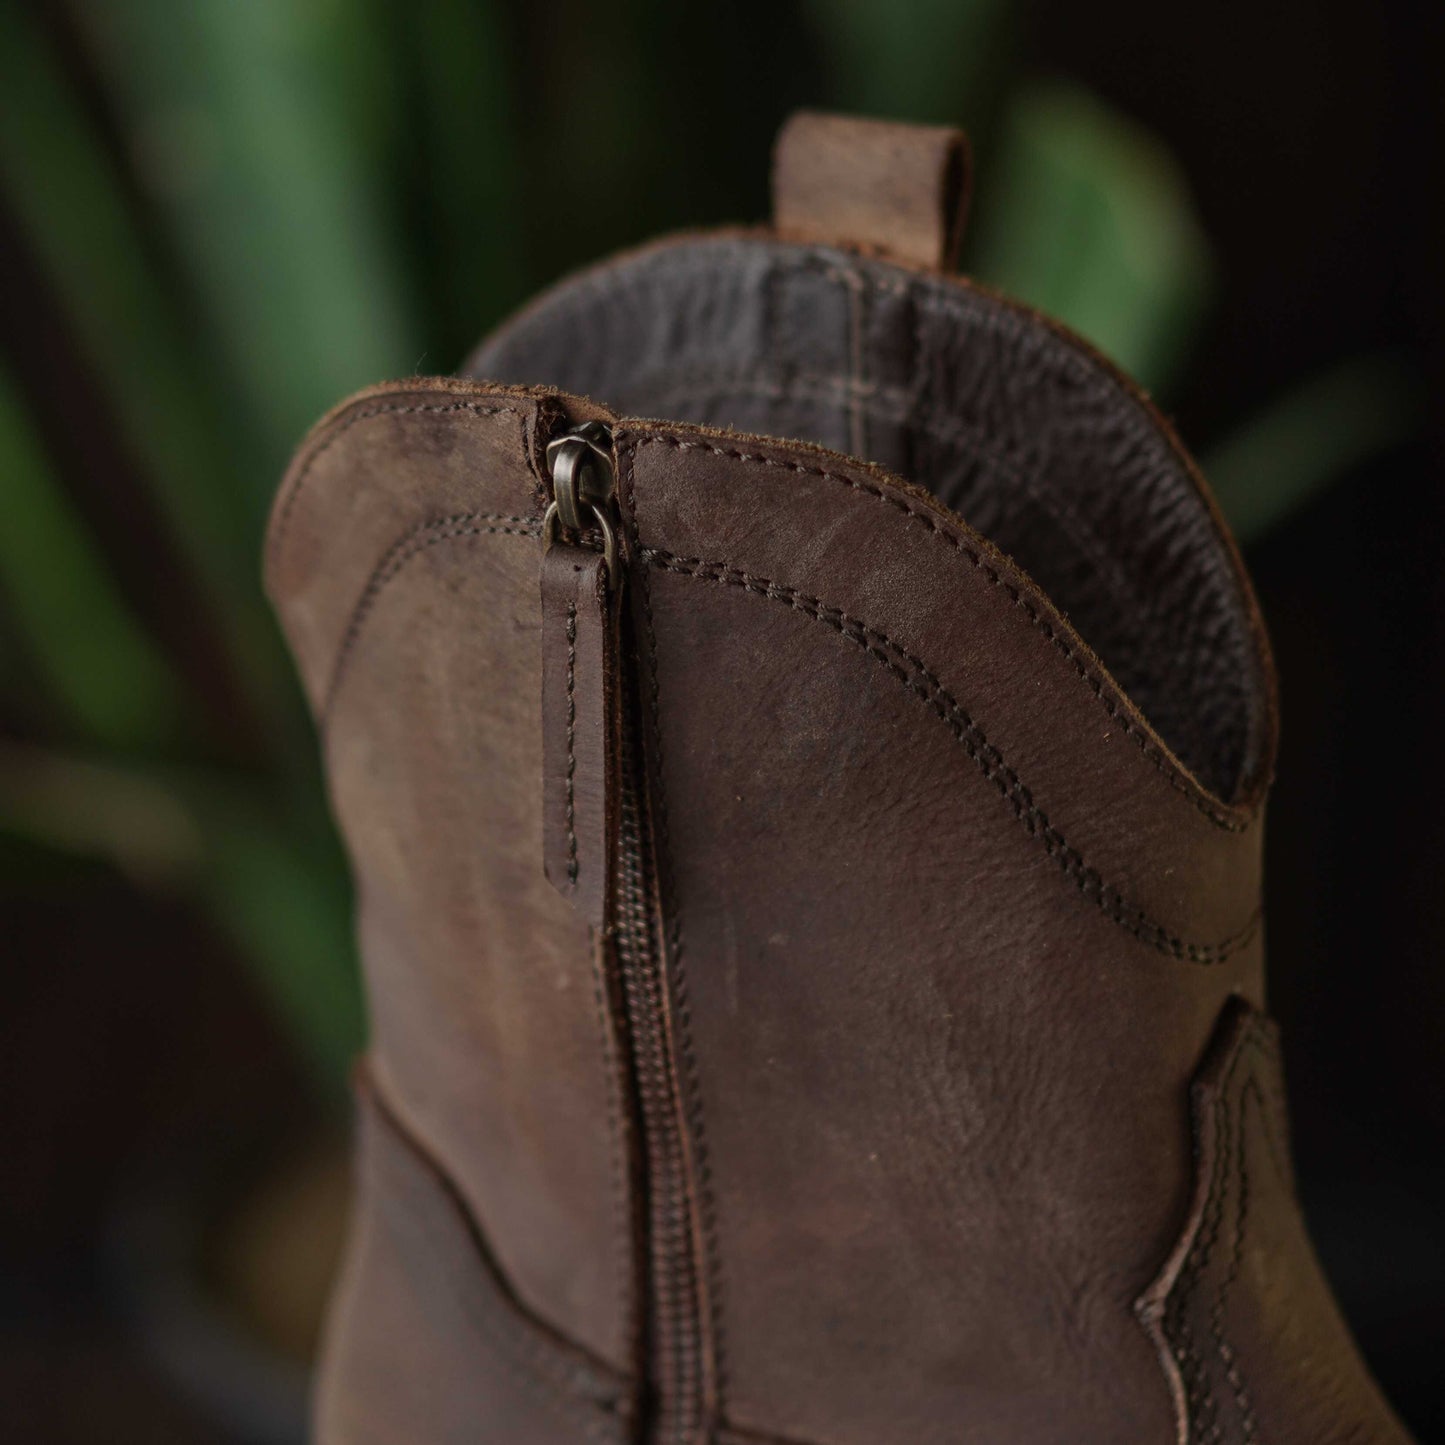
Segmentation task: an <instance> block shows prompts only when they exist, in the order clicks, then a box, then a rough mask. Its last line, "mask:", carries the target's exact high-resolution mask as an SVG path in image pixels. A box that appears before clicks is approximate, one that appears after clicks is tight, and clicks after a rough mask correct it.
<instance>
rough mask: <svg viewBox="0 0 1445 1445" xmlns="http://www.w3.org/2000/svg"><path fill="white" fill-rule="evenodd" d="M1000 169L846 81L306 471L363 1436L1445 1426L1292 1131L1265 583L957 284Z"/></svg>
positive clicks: (1000, 315)
mask: <svg viewBox="0 0 1445 1445" xmlns="http://www.w3.org/2000/svg"><path fill="white" fill-rule="evenodd" d="M963 170H964V157H963V152H962V148H961V139H960V138H959V137H958V136H956V135H955V134H953V133H951V132H946V131H936V130H923V129H919V130H913V129H908V128H904V127H886V126H876V127H875V126H866V125H861V124H859V123H844V122H820V121H817V120H808V119H804V120H801V121H799V122H795V123H794V124H793V125H792V126H791V127H790V128H789V130H788V131H787V132H786V133H785V136H784V139H783V142H782V144H781V147H780V152H779V157H778V168H777V178H776V179H777V186H776V190H777V197H776V220H777V226H776V228H775V229H774V230H768V231H757V232H726V233H720V234H714V235H704V236H689V237H685V238H682V239H679V240H672V241H666V242H663V243H661V244H658V245H655V246H652V247H649V248H647V249H645V250H642V251H639V252H636V253H634V254H631V255H628V256H624V257H622V258H621V259H619V260H615V261H612V262H610V263H608V264H607V265H605V266H602V267H600V268H599V269H597V270H594V271H591V272H588V273H587V274H585V275H583V276H580V277H578V278H575V279H573V280H571V281H568V282H566V283H564V284H563V285H561V286H559V287H557V288H556V289H554V290H553V291H551V292H549V293H548V294H547V295H546V296H544V297H543V298H542V299H541V300H540V301H538V302H537V303H536V304H534V305H533V306H531V307H530V308H529V309H528V310H526V311H525V312H524V313H523V314H522V315H521V316H520V317H518V318H517V319H516V320H514V321H513V322H511V323H510V325H508V326H507V327H505V328H504V329H503V330H502V331H501V333H500V334H498V335H497V336H495V337H494V338H493V339H492V340H490V341H489V342H488V343H487V344H486V345H485V346H483V348H482V349H481V350H480V351H479V352H478V353H477V355H476V357H475V358H474V359H473V361H472V363H471V365H470V366H469V368H468V375H469V377H470V376H475V377H477V378H486V379H485V380H482V379H478V380H471V379H461V380H431V381H420V380H412V381H407V382H403V383H399V384H396V385H389V386H383V387H379V388H377V389H375V390H372V391H369V392H366V393H364V394H362V395H361V396H360V397H358V398H356V399H354V400H352V401H350V402H348V403H346V404H345V405H344V406H342V407H341V408H339V409H338V410H337V411H335V412H333V413H332V414H331V415H330V416H329V417H328V418H326V420H325V421H323V422H322V423H321V424H320V426H319V427H318V428H317V429H316V431H315V432H314V433H313V434H312V436H311V438H310V439H309V440H308V441H307V443H306V444H305V446H304V447H303V448H302V450H301V452H300V454H299V456H298V457H297V460H296V462H295V464H294V465H293V467H292V469H291V472H290V474H289V476H288V478H287V480H286V482H285V484H284V485H283V487H282V490H281V494H280V497H279V498H278V501H277V504H276V510H275V514H274V521H273V525H272V529H271V536H270V541H269V555H268V577H269V585H270V590H271V594H272V596H273V597H274V599H275V601H276V605H277V607H278V609H279V610H280V613H281V616H282V619H283V621H284V624H285V627H286V631H287V633H288V635H289V638H290V641H291V645H292V647H293V648H294V650H295V653H296V657H297V660H298V663H299V665H300V669H301V674H302V676H303V678H304V680H305V685H306V688H307V690H308V693H309V695H310V698H311V701H312V703H313V705H314V707H315V710H316V716H317V718H318V721H319V724H320V727H321V730H322V732H323V736H324V742H325V749H326V756H327V765H328V769H329V774H330V779H331V787H332V792H333V797H334V801H335V808H336V812H337V816H338V818H339V820H340V823H341V827H342V829H343V830H344V832H345V835H346V839H347V841H348V844H349V846H350V849H351V854H352V859H353V863H354V867H355V875H356V882H357V889H358V894H359V911H360V930H361V938H362V946H363V953H364V957H365V966H366V975H367V986H368V989H369V993H370V998H371V1007H372V1020H373V1027H374V1046H373V1048H372V1052H371V1056H370V1060H369V1062H368V1064H367V1066H366V1071H365V1077H364V1083H363V1087H362V1090H361V1097H362V1104H361V1119H362V1123H361V1164H360V1198H359V1203H358V1206H357V1213H356V1219H355V1224H354V1229H353V1235H352V1239H351V1245H350V1251H349V1255H348V1260H347V1264H346V1269H345V1277H344V1279H343V1281H342V1284H341V1286H340V1289H339V1292H338V1295H337V1299H336V1305H335V1310H334V1314H333V1318H332V1325H331V1330H330V1336H329V1344H328V1347H327V1351H326V1358H325V1362H324V1366H323V1370H322V1376H321V1386H320V1401H319V1422H320V1439H321V1440H322V1442H324V1445H360V1442H377V1445H382V1442H385V1445H391V1442H396V1445H440V1442H452V1441H456V1442H461V1441H467V1442H496V1445H581V1442H584V1441H616V1442H622V1441H634V1440H636V1441H649V1442H661V1445H683V1442H688V1445H691V1442H698V1441H709V1442H719V1445H742V1442H753V1441H756V1442H774V1445H777V1442H793V1445H799V1442H806V1445H919V1442H939V1445H943V1442H949V1445H953V1442H962V1441H969V1442H980V1445H1104V1442H1108V1445H1151V1442H1153V1445H1166V1442H1170V1441H1175V1442H1184V1441H1187V1442H1191V1445H1206V1442H1215V1445H1223V1442H1229V1445H1241V1442H1254V1441H1258V1442H1264V1445H1325V1442H1340V1445H1344V1442H1351V1445H1364V1442H1385V1441H1389V1442H1402V1441H1404V1440H1405V1438H1406V1437H1405V1434H1404V1432H1403V1431H1402V1429H1401V1427H1400V1426H1399V1424H1398V1423H1397V1422H1396V1421H1395V1419H1394V1417H1393V1416H1392V1415H1391V1413H1390V1410H1389V1408H1388V1406H1387V1405H1386V1404H1385V1403H1384V1402H1383V1400H1382V1399H1381V1398H1380V1396H1379V1394H1378V1393H1377V1391H1376V1388H1375V1386H1374V1385H1373V1383H1372V1382H1371V1380H1370V1378H1369V1375H1368V1374H1367V1372H1366V1371H1365V1369H1364V1367H1363V1366H1362V1364H1361V1363H1360V1360H1359V1358H1358V1356H1357V1354H1356V1352H1355V1349H1354V1346H1353V1345H1352V1343H1351V1341H1350V1338H1349V1335H1348V1333H1347V1331H1346V1329H1345V1326H1344V1324H1343V1323H1342V1321H1341V1319H1340V1317H1339V1314H1338V1313H1337V1311H1336V1308H1335V1306H1334V1304H1333V1302H1332V1300H1331V1298H1330V1294H1329V1291H1328V1287H1327V1286H1326V1284H1325V1282H1324V1280H1323V1279H1322V1277H1321V1275H1320V1272H1319V1269H1318V1267H1317V1265H1316V1263H1315V1258H1314V1255H1313V1253H1312V1252H1311V1248H1310V1244H1309V1241H1308V1239H1307V1237H1306V1234H1305V1229H1304V1225H1303V1223H1302V1221H1301V1218H1300V1214H1299V1209H1298V1206H1297V1203H1296V1200H1295V1193H1294V1187H1293V1183H1292V1181H1291V1177H1290V1162H1289V1144H1288V1137H1287V1134H1288V1130H1287V1126H1286V1122H1285V1110H1284V1095H1283V1088H1282V1085H1281V1080H1280V1064H1279V1051H1278V1044H1277V1040H1276V1036H1275V1030H1274V1027H1273V1025H1272V1024H1271V1023H1270V1022H1269V1020H1268V1018H1267V1017H1266V1015H1265V1013H1264V1012H1263V1009H1264V984H1263V953H1264V948H1263V941H1262V937H1261V912H1260V835H1261V831H1262V827H1263V823H1262V815H1263V805H1264V797H1265V793H1266V790H1267V786H1268V783H1269V779H1270V772H1271V764H1272V759H1273V757H1274V747H1275V711H1274V679H1273V673H1272V671H1271V664H1270V658H1269V651H1268V645H1267V642H1266V640H1265V634H1264V628H1263V625H1262V623H1261V621H1260V618H1259V614H1258V612H1257V610H1256V607H1255V603H1254V599H1253V596H1252V595H1251V592H1250V587H1249V582H1248V580H1247V579H1246V577H1245V575H1244V572H1243V570H1242V567H1241V564H1240V560H1239V557H1238V554H1237V553H1236V551H1235V549H1234V546H1233V544H1232V542H1231V541H1230V539H1229V537H1228V534H1227V533H1226V531H1225V529H1224V525H1223V523H1222V522H1221V520H1220V517H1219V515H1218V513H1217V511H1216V510H1215V508H1214V506H1213V504H1212V502H1211V501H1210V499H1209V496H1208V494H1207V492H1206V491H1205V490H1204V488H1203V485H1202V483H1201V481H1200V479H1199V476H1198V473H1197V472H1196V470H1195V468H1194V465H1193V463H1192V462H1191V461H1190V460H1189V458H1188V456H1187V455H1186V454H1185V453H1184V451H1183V450H1182V448H1181V447H1180V445H1179V443H1178V441H1177V440H1176V439H1175V437H1174V435H1173V434H1172V432H1171V431H1170V430H1169V428H1168V426H1167V425H1166V424H1165V423H1164V422H1163V421H1162V420H1161V418H1160V417H1159V415H1158V414H1157V413H1156V412H1155V411H1154V409H1153V408H1152V407H1151V406H1150V404H1149V402H1148V401H1147V399H1146V398H1145V397H1143V396H1142V395H1141V394H1140V392H1139V391H1138V390H1137V388H1135V387H1134V386H1133V385H1132V384H1131V383H1130V382H1129V381H1127V380H1126V379H1125V378H1123V377H1121V376H1120V375H1119V374H1118V373H1117V372H1115V371H1114V370H1113V369H1112V368H1111V367H1110V366H1109V364H1108V363H1107V362H1105V361H1104V360H1103V359H1102V358H1100V357H1099V356H1097V355H1095V354H1094V353H1093V352H1092V351H1090V349H1089V348H1088V347H1087V346H1086V345H1084V344H1083V343H1082V342H1080V341H1079V340H1078V339H1077V338H1076V337H1074V336H1071V335H1069V334H1068V333H1067V332H1065V331H1064V330H1063V329H1061V328H1060V327H1059V326H1057V325H1055V324H1054V323H1052V322H1050V321H1048V320H1047V319H1045V318H1043V317H1040V316H1037V315H1034V314H1032V313H1030V312H1028V311H1026V310H1024V309H1023V308H1021V307H1019V306H1017V305H1015V304H1013V303H1012V302H1009V301H1006V300H1004V299H1003V298H1001V297H998V296H995V295H992V294H990V293H989V292H987V291H984V290H981V289H980V288H978V287H976V286H973V285H971V284H969V283H967V282H965V281H962V280H959V279H957V278H955V277H953V276H950V275H948V274H946V267H947V265H948V263H949V260H950V257H951V254H952V249H953V245H954V242H955V239H956V232H957V220H958V217H959V216H960V215H961V212H962V192H963V190H964V185H963V180H964V176H963ZM584 395H585V396H590V397H593V398H596V401H581V400H578V398H579V397H581V396H584ZM639 415H640V416H650V417H659V418H664V419H663V420H657V421H639V420H635V419H631V418H634V417H636V416H639ZM622 418H628V419H626V420H623V419H622ZM724 428H727V429H724ZM781 438H796V439H797V440H780V439H781Z"/></svg>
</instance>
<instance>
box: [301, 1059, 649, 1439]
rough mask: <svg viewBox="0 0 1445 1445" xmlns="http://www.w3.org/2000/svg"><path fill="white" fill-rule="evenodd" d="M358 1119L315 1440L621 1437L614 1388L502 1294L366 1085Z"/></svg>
mask: <svg viewBox="0 0 1445 1445" xmlns="http://www.w3.org/2000/svg"><path fill="white" fill-rule="evenodd" d="M359 1125H360V1127H359V1138H358V1147H357V1186H358V1192H357V1200H356V1205H355V1211H354V1217H353V1220H352V1225H351V1234H350V1239H349V1242H348V1248H347V1255H346V1261H345V1264H344V1268H343V1275H342V1280H341V1283H340V1286H339V1288H338V1291H337V1294H336V1296H335V1299H334V1302H333V1308H332V1328H331V1329H330V1330H329V1332H328V1337H327V1342H326V1349H325V1358H324V1360H323V1363H322V1368H321V1372H320V1379H321V1389H320V1392H319V1394H318V1396H317V1400H316V1431H315V1438H316V1440H317V1445H399V1442H402V1441H407V1442H421V1441H425V1442H427V1445H452V1442H455V1445H493V1442H494V1445H512V1442H514V1441H519V1440H525V1441H527V1442H528V1445H583V1442H587V1441H594V1442H605V1441H616V1442H619V1445H620V1442H622V1441H625V1440H628V1439H630V1438H631V1433H632V1432H631V1429H630V1427H629V1412H630V1408H631V1398H630V1391H629V1387H628V1386H627V1384H626V1383H625V1382H624V1381H623V1380H622V1379H621V1378H619V1377H617V1376H615V1375H613V1374H612V1373H611V1372H610V1371H608V1370H607V1369H606V1368H605V1367H603V1366H601V1365H600V1364H598V1362H596V1361H595V1360H592V1359H589V1358H588V1357H587V1356H586V1355H585V1354H584V1353H583V1352H581V1351H579V1350H578V1349H576V1348H575V1347H574V1346H572V1345H570V1344H568V1343H567V1342H566V1341H564V1340H561V1339H558V1338H556V1337H554V1336H552V1335H551V1334H549V1333H548V1332H547V1331H546V1330H545V1329H543V1328H542V1327H540V1326H539V1325H538V1324H536V1323H535V1322H534V1321H532V1320H530V1319H528V1318H527V1317H526V1315H525V1314H524V1313H523V1312H522V1311H521V1309H520V1308H519V1307H518V1305H517V1304H516V1302H515V1301H514V1300H512V1299H510V1298H509V1297H508V1295H507V1291H506V1286H505V1283H504V1282H503V1280H502V1279H501V1277H500V1276H499V1274H498V1273H497V1271H496V1269H495V1266H494V1265H493V1264H492V1263H491V1261H490V1260H489V1259H488V1257H487V1254H486V1245H485V1242H484V1241H483V1239H482V1238H481V1236H480V1235H479V1234H478V1233H477V1231H476V1227H475V1225H474V1223H473V1222H472V1221H471V1220H470V1219H469V1218H468V1217H467V1214H466V1212H465V1208H464V1206H463V1204H462V1202H461V1200H460V1199H459V1197H458V1196H457V1195H456V1194H455V1192H454V1191H453V1190H452V1188H451V1186H450V1185H449V1183H448V1181H447V1180H446V1178H445V1176H443V1175H441V1174H439V1173H438V1172H437V1171H436V1169H435V1167H434V1166H433V1165H432V1164H431V1162H430V1161H429V1160H427V1159H426V1158H425V1157H424V1156H422V1155H420V1154H418V1153H417V1151H416V1149H415V1146H414V1145H413V1144H412V1143H411V1142H410V1141H409V1140H407V1138H406V1137H405V1135H404V1134H403V1133H402V1132H400V1131H399V1129H398V1128H397V1125H396V1124H395V1122H394V1120H392V1119H391V1118H390V1117H389V1116H388V1114H387V1113H386V1111H385V1109H384V1108H383V1107H381V1105H380V1103H379V1101H378V1100H377V1099H376V1097H375V1095H374V1092H373V1091H372V1090H371V1089H369V1088H363V1089H362V1091H361V1096H360V1119H359Z"/></svg>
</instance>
